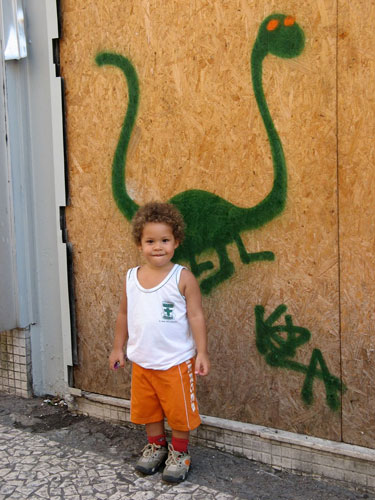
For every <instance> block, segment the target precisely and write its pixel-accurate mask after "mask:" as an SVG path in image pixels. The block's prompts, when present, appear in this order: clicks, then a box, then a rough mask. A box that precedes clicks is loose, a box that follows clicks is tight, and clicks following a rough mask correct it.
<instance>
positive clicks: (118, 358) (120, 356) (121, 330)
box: [109, 281, 128, 370]
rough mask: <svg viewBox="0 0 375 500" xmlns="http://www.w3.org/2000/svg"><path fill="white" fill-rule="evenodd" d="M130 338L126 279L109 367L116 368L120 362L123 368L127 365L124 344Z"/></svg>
mask: <svg viewBox="0 0 375 500" xmlns="http://www.w3.org/2000/svg"><path fill="white" fill-rule="evenodd" d="M127 340H128V308H127V298H126V281H125V283H124V288H123V292H122V297H121V302H120V309H119V312H118V315H117V320H116V327H115V337H114V340H113V347H112V352H111V354H110V356H109V368H110V369H111V370H115V369H116V368H117V366H116V367H115V364H116V363H117V362H118V363H119V366H120V367H121V368H123V367H124V365H125V356H124V346H125V344H126V342H127Z"/></svg>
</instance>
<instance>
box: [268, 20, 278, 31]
mask: <svg viewBox="0 0 375 500" xmlns="http://www.w3.org/2000/svg"><path fill="white" fill-rule="evenodd" d="M278 25H279V21H278V20H277V19H271V21H269V23H268V24H267V30H268V31H275V29H276V28H277V27H278Z"/></svg>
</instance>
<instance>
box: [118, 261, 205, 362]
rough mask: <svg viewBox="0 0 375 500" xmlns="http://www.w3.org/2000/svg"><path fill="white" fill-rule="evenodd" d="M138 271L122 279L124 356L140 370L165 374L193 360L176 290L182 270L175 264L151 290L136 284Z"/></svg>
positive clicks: (181, 301) (192, 347)
mask: <svg viewBox="0 0 375 500" xmlns="http://www.w3.org/2000/svg"><path fill="white" fill-rule="evenodd" d="M138 269H139V267H133V268H132V269H129V271H128V273H127V276H126V294H127V302H128V303H127V310H128V333H129V338H128V345H127V352H126V354H127V356H128V359H130V361H134V362H135V363H137V364H138V365H140V366H143V368H149V369H152V370H168V368H171V367H172V366H176V365H179V364H180V363H183V362H184V361H187V360H188V359H190V358H192V357H193V356H195V343H194V339H193V336H192V333H191V330H190V327H189V323H188V319H187V314H186V299H185V297H184V296H183V295H181V292H180V290H179V288H178V283H179V281H180V276H181V271H182V269H184V268H183V267H182V266H180V265H178V264H175V265H174V266H173V268H172V269H171V271H170V272H169V274H168V275H167V276H166V277H165V278H164V280H163V281H162V282H161V283H159V285H157V286H155V287H154V288H150V289H147V288H143V287H142V286H141V285H140V283H139V281H138V277H137V274H138Z"/></svg>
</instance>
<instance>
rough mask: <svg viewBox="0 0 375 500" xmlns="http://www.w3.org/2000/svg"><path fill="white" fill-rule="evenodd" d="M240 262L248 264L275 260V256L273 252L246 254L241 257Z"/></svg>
mask: <svg viewBox="0 0 375 500" xmlns="http://www.w3.org/2000/svg"><path fill="white" fill-rule="evenodd" d="M241 260H242V262H243V263H244V264H250V262H259V261H262V260H275V254H274V253H273V252H254V253H246V254H245V255H244V254H242V255H241Z"/></svg>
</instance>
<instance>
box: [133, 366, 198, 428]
mask: <svg viewBox="0 0 375 500" xmlns="http://www.w3.org/2000/svg"><path fill="white" fill-rule="evenodd" d="M194 365H195V360H194V359H191V360H189V361H186V362H184V363H181V364H180V365H177V366H172V368H169V370H149V369H146V368H142V367H141V366H139V365H137V364H136V363H133V369H132V388H131V407H130V420H131V421H132V422H133V423H135V424H151V423H153V422H160V421H161V420H163V419H164V417H166V418H167V420H168V424H169V425H170V426H171V428H172V429H174V430H176V431H191V430H193V429H195V428H196V427H198V426H199V425H200V423H201V419H200V416H199V410H198V403H197V398H196V392H195V388H196V379H195V373H194Z"/></svg>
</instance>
